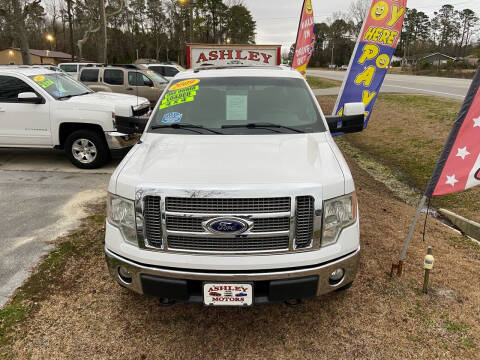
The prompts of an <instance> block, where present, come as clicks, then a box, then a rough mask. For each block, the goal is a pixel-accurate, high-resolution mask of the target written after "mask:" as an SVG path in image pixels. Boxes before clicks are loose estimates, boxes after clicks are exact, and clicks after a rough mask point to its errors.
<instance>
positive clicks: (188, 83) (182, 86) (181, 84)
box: [168, 79, 200, 91]
mask: <svg viewBox="0 0 480 360" xmlns="http://www.w3.org/2000/svg"><path fill="white" fill-rule="evenodd" d="M199 82H200V79H188V80H183V81H180V82H178V83H176V84H174V85H172V86H170V88H169V89H168V90H169V91H174V90H181V89H185V88H188V87H190V86H194V85H197V84H198V83H199Z"/></svg>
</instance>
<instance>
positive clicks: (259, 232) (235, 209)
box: [139, 195, 315, 253]
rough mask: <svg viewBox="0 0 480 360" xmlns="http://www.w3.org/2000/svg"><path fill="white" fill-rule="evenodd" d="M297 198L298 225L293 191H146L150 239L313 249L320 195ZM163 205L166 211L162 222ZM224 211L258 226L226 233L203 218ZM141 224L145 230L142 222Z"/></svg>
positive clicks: (198, 247)
mask: <svg viewBox="0 0 480 360" xmlns="http://www.w3.org/2000/svg"><path fill="white" fill-rule="evenodd" d="M293 200H294V201H295V204H294V206H295V228H293V226H292V227H291V226H290V225H291V219H292V214H291V198H289V197H278V198H248V199H245V198H227V199H222V198H180V197H165V198H162V199H161V198H160V196H157V195H145V196H144V197H143V218H144V223H143V235H144V240H145V244H146V246H147V247H151V248H157V249H165V250H166V251H168V250H169V249H172V250H176V251H182V250H184V251H193V252H195V251H197V252H228V253H235V252H238V253H244V252H262V251H281V250H285V251H288V250H296V249H298V250H301V249H308V248H309V247H311V246H312V241H313V240H312V239H313V228H314V212H315V209H314V205H315V204H314V198H313V197H312V196H298V197H296V198H293ZM163 202H165V203H163ZM163 206H165V211H166V212H165V214H164V215H163V222H162V214H161V209H162V208H163ZM222 216H237V217H243V218H245V219H248V220H250V221H252V222H253V226H252V227H251V228H250V230H249V231H247V232H245V233H244V234H241V235H236V236H233V235H231V236H228V235H226V236H223V237H222V236H218V234H213V233H211V232H209V231H208V230H206V229H204V228H203V226H202V223H203V222H205V221H208V220H211V219H213V218H216V217H222ZM163 226H165V228H163ZM139 229H140V230H139V231H140V232H141V231H142V230H141V229H142V228H141V227H139ZM140 239H141V237H140Z"/></svg>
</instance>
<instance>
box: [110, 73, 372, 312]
mask: <svg viewBox="0 0 480 360" xmlns="http://www.w3.org/2000/svg"><path fill="white" fill-rule="evenodd" d="M364 111H365V108H364V105H363V104H362V103H351V104H346V105H345V107H344V109H343V115H342V116H341V117H327V118H326V117H325V116H324V115H323V113H322V110H321V108H320V106H319V104H318V103H317V100H316V99H315V96H314V94H313V92H312V91H311V89H310V88H309V86H308V84H307V83H306V81H305V80H304V79H303V78H302V76H301V75H300V74H299V73H298V72H295V71H293V70H291V69H287V68H284V67H262V68H260V67H250V68H244V67H236V68H231V67H230V68H229V67H227V68H220V69H219V68H214V69H209V68H205V69H199V70H194V71H186V72H182V73H180V74H178V75H177V76H176V77H175V79H174V80H173V82H172V83H170V85H169V87H168V89H167V90H166V92H165V93H164V94H163V96H162V97H161V98H160V100H159V102H158V104H157V106H156V109H155V110H154V113H153V114H152V115H151V118H150V120H149V123H148V124H147V128H146V129H145V132H144V133H143V135H142V137H141V139H140V142H139V143H138V144H136V145H135V146H134V148H133V149H132V150H131V151H130V153H129V154H128V155H127V156H126V157H125V158H124V160H123V161H122V163H121V164H120V165H119V166H118V168H117V169H116V171H115V172H114V174H113V175H112V177H111V180H110V184H109V198H108V216H107V223H106V235H105V254H106V260H107V264H108V267H109V271H110V273H111V275H112V276H113V278H114V279H115V280H116V281H117V282H118V283H119V284H120V285H122V286H124V287H126V288H128V289H130V290H133V291H135V292H137V293H141V294H145V295H149V296H154V297H158V298H160V299H162V302H163V303H167V304H170V303H172V302H175V301H181V302H197V303H203V304H205V305H217V306H222V305H230V306H233V305H238V306H249V305H253V304H261V303H267V302H280V301H287V302H297V301H298V300H299V299H302V298H309V297H315V296H319V295H322V294H325V293H328V292H330V291H334V290H338V289H346V288H348V287H349V286H350V285H351V284H352V282H353V280H354V278H355V275H356V272H357V264H358V261H359V254H360V243H359V219H358V210H357V198H356V195H355V187H354V183H353V179H352V175H351V173H350V170H349V168H348V166H347V163H346V162H345V160H344V158H343V156H342V154H341V152H340V150H339V149H338V147H337V145H336V144H335V142H334V141H333V139H332V136H331V134H330V132H332V133H334V132H335V133H340V132H342V133H348V132H357V131H361V130H362V129H363V122H364ZM329 130H330V131H329Z"/></svg>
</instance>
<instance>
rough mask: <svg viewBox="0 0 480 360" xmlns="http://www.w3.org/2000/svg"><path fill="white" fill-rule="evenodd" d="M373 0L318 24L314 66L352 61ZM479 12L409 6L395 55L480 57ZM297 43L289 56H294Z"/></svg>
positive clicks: (358, 1)
mask: <svg viewBox="0 0 480 360" xmlns="http://www.w3.org/2000/svg"><path fill="white" fill-rule="evenodd" d="M370 4H371V1H370V0H355V1H354V2H353V3H352V4H351V6H350V8H349V10H348V12H346V13H341V12H339V13H335V14H333V16H332V17H331V18H330V19H328V20H327V21H326V22H322V23H318V24H315V30H316V44H315V51H314V53H313V54H312V58H311V60H310V66H317V67H319V66H326V65H329V64H335V65H337V66H340V65H344V64H348V62H349V61H350V57H351V55H352V52H353V49H354V47H355V43H356V41H357V38H358V35H359V33H360V31H361V28H362V25H363V21H364V19H365V18H366V16H367V13H368V11H369V8H370ZM479 25H480V21H479V14H476V13H475V12H474V11H473V10H471V9H468V8H467V9H463V10H459V9H456V8H455V7H454V6H453V5H443V6H442V7H441V8H440V9H439V10H438V11H435V12H434V13H433V15H431V16H429V15H427V14H426V13H425V12H422V11H419V10H417V9H414V8H407V11H406V14H405V20H404V24H403V29H402V34H401V38H400V42H399V44H398V46H397V49H396V52H395V55H396V56H398V57H400V58H403V59H405V61H406V60H412V59H416V58H420V57H422V56H424V55H427V54H430V53H433V52H440V53H443V54H445V55H449V56H451V57H454V58H463V57H465V56H467V55H471V54H476V55H478V56H480V27H479ZM294 49H295V44H293V45H292V47H291V49H290V53H289V58H290V59H292V58H293V51H294Z"/></svg>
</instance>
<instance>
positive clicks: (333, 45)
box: [330, 42, 335, 65]
mask: <svg viewBox="0 0 480 360" xmlns="http://www.w3.org/2000/svg"><path fill="white" fill-rule="evenodd" d="M334 49H335V43H333V42H332V60H331V61H330V65H333V50H334Z"/></svg>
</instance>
